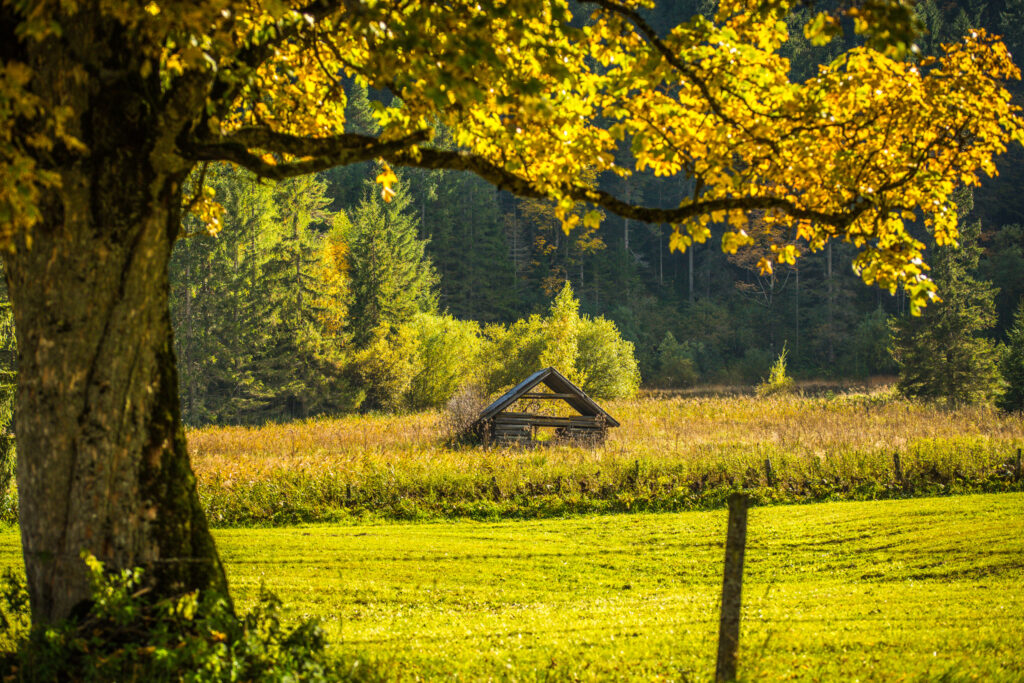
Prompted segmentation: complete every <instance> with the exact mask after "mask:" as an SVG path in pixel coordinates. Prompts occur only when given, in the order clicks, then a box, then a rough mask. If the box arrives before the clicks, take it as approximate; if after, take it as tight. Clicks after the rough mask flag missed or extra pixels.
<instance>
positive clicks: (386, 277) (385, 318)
mask: <svg viewBox="0 0 1024 683" xmlns="http://www.w3.org/2000/svg"><path fill="white" fill-rule="evenodd" d="M364 187H365V191H364V194H363V200H362V201H361V202H360V203H359V206H357V207H356V209H355V211H353V212H352V215H351V226H350V229H349V235H348V239H347V243H348V266H349V271H348V273H349V278H350V287H351V292H352V302H351V305H350V307H349V329H348V332H349V333H350V334H351V335H352V341H353V344H354V345H355V346H356V348H360V349H362V348H365V347H367V346H368V345H370V344H371V343H372V342H373V340H374V339H375V337H377V336H379V335H380V334H381V333H382V332H383V333H390V331H393V330H394V329H396V328H397V327H398V325H400V324H401V323H403V322H405V321H407V320H409V319H410V318H412V316H413V314H415V313H416V312H418V311H424V312H430V311H434V310H436V308H437V274H436V272H435V271H434V267H433V265H431V263H430V259H429V258H427V256H426V252H425V249H426V240H422V239H419V238H418V236H417V223H416V220H415V218H414V215H413V213H412V212H411V210H410V203H411V200H410V196H409V192H408V190H407V188H406V187H405V183H402V182H399V183H398V184H396V186H395V189H396V194H395V196H394V197H392V199H391V201H390V202H385V201H383V199H382V198H381V197H380V192H379V187H378V186H377V185H376V184H375V183H374V182H373V181H372V179H367V181H366V184H365V186H364Z"/></svg>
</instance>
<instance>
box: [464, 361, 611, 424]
mask: <svg viewBox="0 0 1024 683" xmlns="http://www.w3.org/2000/svg"><path fill="white" fill-rule="evenodd" d="M541 383H543V384H544V385H545V386H547V387H548V388H549V389H551V391H553V392H554V393H556V394H572V396H571V397H569V398H566V399H565V401H566V403H568V404H569V405H571V406H572V407H573V408H575V409H576V410H577V411H579V413H580V415H587V416H594V417H596V416H598V415H601V416H603V417H604V419H605V422H607V423H608V426H610V427H618V426H619V421H618V420H616V419H615V418H614V417H612V416H611V415H609V414H608V413H606V412H605V411H604V409H602V408H601V406H599V405H597V404H596V403H594V399H592V398H590V397H589V396H587V395H586V394H585V393H584V392H583V390H582V389H580V388H579V387H578V386H576V385H575V384H573V383H572V382H570V381H569V380H568V379H566V377H565V375H563V374H562V373H560V372H559V371H558V370H555V369H554V368H544V369H543V370H538V371H537V372H535V373H533V374H532V375H530V376H529V377H527V378H526V379H524V380H523V381H522V382H520V383H519V384H517V385H515V386H514V387H512V388H511V389H509V390H508V391H506V392H505V393H504V394H503V395H502V396H501V397H500V398H498V400H496V401H495V402H494V403H492V404H491V405H489V406H487V407H486V408H484V411H483V412H482V413H480V417H478V418H477V421H478V422H479V421H481V420H487V419H489V418H491V417H494V416H495V415H497V414H498V413H500V412H501V411H502V410H504V409H505V408H507V407H509V406H510V405H511V404H512V402H513V401H515V400H516V399H518V398H520V397H521V396H522V395H523V394H525V393H527V392H528V391H529V390H530V389H533V388H534V387H535V386H537V385H538V384H541Z"/></svg>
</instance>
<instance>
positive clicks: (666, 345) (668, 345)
mask: <svg viewBox="0 0 1024 683" xmlns="http://www.w3.org/2000/svg"><path fill="white" fill-rule="evenodd" d="M699 376H700V375H699V373H698V372H697V363H696V362H695V361H694V358H693V349H692V348H691V346H690V345H689V344H680V343H679V342H678V341H676V338H675V335H673V334H672V333H671V332H666V333H665V338H664V339H662V340H661V344H659V345H658V374H657V375H656V376H655V378H654V384H655V385H656V386H659V387H665V388H671V389H676V388H681V387H691V386H693V385H694V384H696V383H697V380H698V378H699Z"/></svg>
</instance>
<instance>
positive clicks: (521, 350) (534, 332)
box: [483, 315, 547, 394]
mask: <svg viewBox="0 0 1024 683" xmlns="http://www.w3.org/2000/svg"><path fill="white" fill-rule="evenodd" d="M484 336H485V337H486V339H487V342H486V356H485V357H486V358H487V359H488V360H487V366H486V368H485V371H484V377H483V383H484V389H485V390H486V391H487V393H490V394H493V393H496V392H498V391H501V390H502V389H507V388H508V387H511V386H513V385H515V384H518V383H519V382H520V381H521V380H522V379H523V378H524V377H526V376H528V375H530V374H531V373H534V372H536V371H537V370H540V369H542V368H543V367H544V366H542V365H541V364H540V357H541V354H542V353H543V352H544V347H545V345H546V343H547V339H546V336H545V334H544V320H543V319H542V318H541V317H540V316H539V315H531V316H530V317H529V318H526V319H523V320H517V321H516V322H514V323H512V324H511V325H509V326H508V327H505V326H504V325H497V324H496V325H488V326H487V327H486V328H484Z"/></svg>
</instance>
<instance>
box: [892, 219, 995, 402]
mask: <svg viewBox="0 0 1024 683" xmlns="http://www.w3.org/2000/svg"><path fill="white" fill-rule="evenodd" d="M980 232H981V224H980V223H977V222H976V223H972V224H969V225H968V226H966V227H964V228H961V231H960V248H959V249H956V248H952V247H939V248H938V249H936V253H935V256H934V258H933V267H932V272H933V277H934V279H935V283H936V284H937V285H938V290H939V296H940V297H942V301H941V302H933V303H932V304H930V305H929V306H928V307H927V308H925V310H924V313H923V314H922V315H921V316H919V317H905V318H902V319H899V320H897V321H895V322H894V323H893V325H892V351H893V358H894V359H895V360H896V363H897V365H898V366H899V382H898V384H897V388H898V390H899V391H900V393H902V394H903V395H904V396H908V397H920V398H925V399H933V400H938V399H941V400H944V401H946V402H947V403H948V404H950V405H960V404H965V403H976V402H982V401H987V400H990V399H991V398H992V397H993V396H994V395H995V393H996V392H997V390H998V387H999V383H1000V378H999V372H998V369H997V352H996V347H995V344H994V343H993V342H992V341H991V340H990V339H986V338H985V337H982V336H980V335H981V333H982V332H983V331H985V330H988V329H990V328H992V327H993V326H994V325H995V322H996V312H995V295H996V290H995V288H994V287H993V286H992V284H991V283H990V282H987V281H981V280H978V279H976V278H975V277H974V271H975V269H976V268H977V266H978V259H979V256H980V254H981V249H980V248H979V247H978V237H979V234H980Z"/></svg>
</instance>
